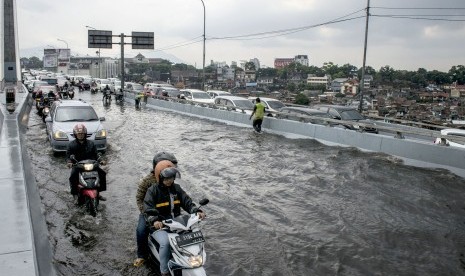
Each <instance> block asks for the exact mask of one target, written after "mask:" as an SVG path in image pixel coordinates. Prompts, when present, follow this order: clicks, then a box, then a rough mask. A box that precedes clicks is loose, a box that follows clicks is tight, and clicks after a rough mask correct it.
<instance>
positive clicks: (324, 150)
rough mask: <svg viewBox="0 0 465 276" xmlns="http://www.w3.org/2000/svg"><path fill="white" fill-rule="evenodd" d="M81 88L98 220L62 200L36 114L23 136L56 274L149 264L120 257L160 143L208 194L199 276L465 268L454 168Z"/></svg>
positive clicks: (197, 192)
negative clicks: (102, 169) (99, 170)
mask: <svg viewBox="0 0 465 276" xmlns="http://www.w3.org/2000/svg"><path fill="white" fill-rule="evenodd" d="M85 93H86V92H84V93H81V94H82V95H83V97H87V98H86V99H87V100H89V101H91V102H92V103H93V104H94V106H95V107H96V109H97V111H98V113H99V116H105V117H106V121H105V125H106V126H107V128H108V130H109V131H108V132H109V144H110V145H109V150H108V151H107V153H106V157H107V159H108V161H109V165H108V166H107V170H108V181H109V183H108V191H107V192H106V196H107V198H108V201H106V202H104V203H102V204H101V205H102V212H101V213H100V214H99V215H98V217H97V219H89V218H87V217H85V215H84V214H83V212H81V210H79V209H77V208H76V207H74V206H73V205H72V204H71V199H70V196H69V195H68V193H67V184H66V183H67V177H68V173H69V171H68V170H67V169H66V168H65V167H64V162H65V161H64V158H63V157H53V156H52V155H51V154H50V150H49V147H48V145H47V144H45V143H43V141H44V139H45V134H44V128H43V126H42V125H41V124H40V122H39V117H38V116H34V114H31V120H30V122H29V127H30V129H29V132H28V134H27V136H28V150H29V152H30V155H31V159H32V163H33V166H34V173H35V175H36V179H37V182H38V186H39V188H40V193H41V197H42V198H43V204H44V210H45V213H46V218H47V222H48V225H49V230H50V235H51V236H50V239H51V242H52V246H53V248H54V250H55V258H56V260H57V267H58V270H59V272H60V273H61V274H62V275H156V274H157V273H156V267H155V268H154V267H153V266H151V265H149V266H147V267H143V268H133V267H132V266H131V263H132V260H133V258H135V226H136V221H137V215H138V213H137V212H138V211H137V207H136V203H135V194H136V189H137V182H138V180H139V179H140V178H141V177H143V176H145V175H146V174H147V173H148V172H149V171H150V166H151V159H152V157H153V155H154V154H155V153H156V152H157V151H161V150H165V151H170V152H173V153H175V155H176V157H177V158H178V160H179V167H180V170H181V172H182V179H181V180H178V182H179V183H181V185H182V186H183V187H184V188H185V190H186V191H187V192H188V193H189V194H190V195H191V196H192V197H193V199H194V200H195V201H196V202H198V201H199V200H200V199H201V198H204V197H207V198H209V199H210V204H209V205H208V206H206V207H205V210H206V212H207V220H206V221H205V222H204V223H203V232H204V235H205V237H206V240H207V244H206V246H207V254H208V256H207V264H206V269H207V272H208V275H237V276H239V275H336V274H339V275H464V274H465V258H464V255H463V254H464V253H465V232H464V230H463V228H464V226H465V225H464V224H465V203H464V200H463V195H464V194H465V181H464V179H463V178H461V177H458V176H456V175H454V174H452V173H450V172H448V171H445V170H432V169H421V168H416V167H411V166H406V165H404V164H403V163H402V162H400V161H399V160H397V159H395V158H392V157H389V156H386V155H383V154H378V153H364V152H360V151H358V150H356V149H353V148H341V147H328V146H325V145H322V144H320V143H318V142H315V141H312V140H305V139H286V138H284V137H282V136H276V135H272V134H263V135H257V134H255V133H254V132H253V131H252V128H250V129H247V128H239V127H236V126H230V125H225V124H220V123H215V122H210V121H207V120H200V119H196V118H189V117H187V116H185V115H180V114H176V113H171V112H165V111H159V110H150V109H147V108H145V106H144V105H142V107H141V109H140V110H137V111H136V110H135V107H134V105H132V104H129V103H126V104H125V105H117V104H115V102H114V101H112V103H111V105H110V106H108V107H103V104H102V102H101V97H100V96H101V95H99V94H97V95H89V94H85ZM36 117H37V118H36ZM51 169H53V173H50V170H51Z"/></svg>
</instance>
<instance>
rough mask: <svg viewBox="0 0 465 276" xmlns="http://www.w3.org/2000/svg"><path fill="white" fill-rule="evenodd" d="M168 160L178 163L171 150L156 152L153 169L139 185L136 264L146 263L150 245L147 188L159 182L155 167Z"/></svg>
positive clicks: (174, 163)
mask: <svg viewBox="0 0 465 276" xmlns="http://www.w3.org/2000/svg"><path fill="white" fill-rule="evenodd" d="M163 160H168V161H171V163H173V165H174V166H175V167H176V166H177V164H178V160H177V159H176V157H175V156H174V155H173V154H171V153H169V152H164V151H162V152H158V153H157V154H155V156H154V157H153V160H152V171H151V172H150V173H149V174H148V175H147V176H146V177H145V178H144V179H142V181H141V182H140V183H139V186H138V187H137V194H136V201H137V207H138V208H139V211H140V213H139V222H138V223H137V229H136V239H137V259H135V260H134V263H133V264H134V266H136V267H139V266H141V265H142V264H144V262H145V260H146V259H147V257H148V245H147V237H148V234H149V229H148V227H147V225H146V223H145V216H144V210H143V209H144V198H145V194H146V193H147V190H148V189H149V188H150V187H151V186H152V185H156V184H157V180H156V178H155V167H156V166H157V164H158V163H159V162H160V161H163Z"/></svg>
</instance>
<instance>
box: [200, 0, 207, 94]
mask: <svg viewBox="0 0 465 276" xmlns="http://www.w3.org/2000/svg"><path fill="white" fill-rule="evenodd" d="M200 1H202V6H203V65H202V89H203V90H205V16H206V15H205V3H204V2H203V0H200Z"/></svg>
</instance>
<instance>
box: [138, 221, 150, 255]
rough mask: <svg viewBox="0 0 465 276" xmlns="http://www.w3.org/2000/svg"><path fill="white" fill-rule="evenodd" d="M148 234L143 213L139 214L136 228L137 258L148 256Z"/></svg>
mask: <svg viewBox="0 0 465 276" xmlns="http://www.w3.org/2000/svg"><path fill="white" fill-rule="evenodd" d="M148 236H149V229H148V227H147V225H146V224H145V217H144V214H139V222H138V223H137V229H136V240H137V258H143V259H147V257H148V252H149V251H148V247H149V246H148Z"/></svg>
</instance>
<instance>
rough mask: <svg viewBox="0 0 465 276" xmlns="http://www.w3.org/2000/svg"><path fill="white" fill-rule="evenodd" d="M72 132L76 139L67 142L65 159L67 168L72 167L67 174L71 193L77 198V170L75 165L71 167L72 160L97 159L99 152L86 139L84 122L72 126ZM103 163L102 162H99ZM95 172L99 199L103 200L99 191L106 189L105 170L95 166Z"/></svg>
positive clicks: (92, 143)
mask: <svg viewBox="0 0 465 276" xmlns="http://www.w3.org/2000/svg"><path fill="white" fill-rule="evenodd" d="M73 134H74V137H75V138H76V139H74V140H73V141H71V142H70V143H69V144H68V149H67V151H66V160H67V165H68V168H72V170H71V174H70V176H69V185H70V190H71V194H72V195H73V196H74V198H75V200H77V194H78V183H79V170H78V169H77V168H76V167H73V162H76V161H78V162H79V161H82V160H87V159H91V160H98V159H99V153H98V151H97V147H96V146H95V144H94V142H92V141H90V140H87V128H86V126H85V125H84V124H77V125H75V126H74V128H73ZM72 155H74V159H75V160H73V159H71V156H72ZM101 163H104V162H101ZM97 172H98V175H99V178H100V187H99V189H98V191H99V199H100V200H102V201H105V200H106V198H104V197H103V196H101V195H100V192H103V191H106V190H107V181H106V178H107V177H106V172H105V171H104V170H102V169H101V168H100V167H98V168H97Z"/></svg>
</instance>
